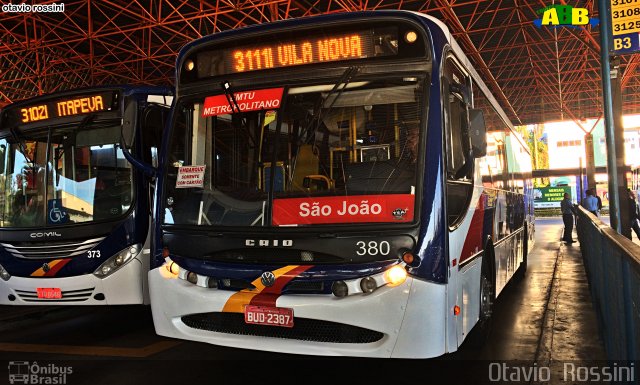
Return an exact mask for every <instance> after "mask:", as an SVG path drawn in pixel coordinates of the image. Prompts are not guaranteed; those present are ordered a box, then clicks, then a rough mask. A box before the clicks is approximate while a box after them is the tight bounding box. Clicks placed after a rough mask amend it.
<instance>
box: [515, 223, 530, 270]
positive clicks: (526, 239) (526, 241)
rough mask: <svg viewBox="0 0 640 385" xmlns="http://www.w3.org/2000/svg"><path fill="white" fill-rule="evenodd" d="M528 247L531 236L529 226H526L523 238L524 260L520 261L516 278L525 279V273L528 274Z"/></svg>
mask: <svg viewBox="0 0 640 385" xmlns="http://www.w3.org/2000/svg"><path fill="white" fill-rule="evenodd" d="M528 249H529V236H528V232H527V228H526V227H525V229H524V232H523V239H522V262H520V267H518V270H516V279H518V280H521V279H524V277H525V275H527V263H528V262H527V257H528V255H529V252H528Z"/></svg>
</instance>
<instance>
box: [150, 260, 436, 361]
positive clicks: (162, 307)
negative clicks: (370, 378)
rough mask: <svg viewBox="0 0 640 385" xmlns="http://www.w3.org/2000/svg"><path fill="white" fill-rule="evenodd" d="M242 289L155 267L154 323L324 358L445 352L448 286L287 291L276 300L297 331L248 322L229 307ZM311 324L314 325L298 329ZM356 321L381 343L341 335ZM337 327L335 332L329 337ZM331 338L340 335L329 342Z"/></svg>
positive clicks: (229, 342) (196, 335)
mask: <svg viewBox="0 0 640 385" xmlns="http://www.w3.org/2000/svg"><path fill="white" fill-rule="evenodd" d="M236 293H237V292H235V291H227V290H218V289H208V288H204V287H200V286H196V285H193V284H191V283H189V282H187V281H185V280H182V279H179V278H177V277H176V276H174V275H171V274H170V273H168V272H167V270H166V269H165V267H164V266H162V267H160V268H157V269H153V270H151V271H150V272H149V294H150V299H151V310H152V313H153V322H154V325H155V329H156V332H157V333H158V334H159V335H162V336H167V337H173V338H179V339H186V340H192V341H199V342H207V343H211V344H214V345H221V346H229V347H236V348H244V349H254V350H264V351H271V352H281V353H294V354H308V355H323V356H356V357H394V358H428V357H436V356H439V355H442V354H443V353H445V319H446V317H445V302H446V286H445V285H439V284H434V283H429V282H425V281H420V280H416V279H413V278H411V277H409V278H408V279H407V280H406V281H405V282H404V283H403V284H401V285H399V286H396V287H389V286H383V287H380V288H378V289H377V290H376V291H374V292H373V293H370V294H354V295H349V296H347V297H343V298H337V297H335V296H333V295H311V294H304V295H303V294H296V295H281V296H279V297H278V298H277V300H276V303H275V304H276V306H277V307H280V308H289V309H292V310H293V314H294V327H293V328H292V330H291V331H282V330H281V329H287V328H283V327H280V326H263V325H247V324H245V323H244V315H243V314H242V313H234V312H225V311H223V308H224V307H225V304H227V302H228V301H229V298H230V297H231V296H232V295H234V294H236ZM194 320H195V321H194ZM303 323H304V324H306V325H307V329H305V330H297V331H294V330H293V329H295V328H296V327H298V326H302V324H303ZM310 324H312V325H314V326H311V327H309V325H310ZM247 326H250V327H247ZM352 327H356V328H355V329H357V332H356V334H358V333H364V334H367V333H370V334H368V335H371V334H372V335H376V336H377V337H375V338H374V339H375V341H373V342H371V341H367V342H361V341H359V342H355V343H354V342H353V338H352V337H353V336H352V335H350V336H348V337H346V340H345V341H340V340H339V339H340V338H343V337H344V336H345V335H348V334H349V333H350V332H351V331H353V330H355V329H354V328H352ZM278 329H280V330H278ZM319 330H322V331H323V332H324V333H325V334H324V335H323V336H322V337H319V338H318V335H317V334H315V333H316V332H318V333H320V332H319ZM332 332H333V333H335V334H334V335H333V336H328V337H327V334H330V333H332ZM336 335H338V336H336ZM327 338H328V339H332V338H333V339H334V340H333V341H332V342H322V340H323V339H324V340H326V339H327ZM356 339H357V338H356Z"/></svg>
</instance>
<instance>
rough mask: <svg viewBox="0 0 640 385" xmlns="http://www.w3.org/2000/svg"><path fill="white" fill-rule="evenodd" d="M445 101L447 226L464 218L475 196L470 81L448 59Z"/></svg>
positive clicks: (444, 92)
mask: <svg viewBox="0 0 640 385" xmlns="http://www.w3.org/2000/svg"><path fill="white" fill-rule="evenodd" d="M444 73H445V75H444V76H445V77H444V78H443V84H444V87H443V98H444V103H443V105H444V108H445V111H444V115H445V119H444V122H445V136H446V139H445V142H446V143H445V145H446V147H445V150H446V151H445V153H446V171H447V172H446V174H447V222H448V224H449V226H450V227H453V226H455V225H456V224H457V223H458V222H459V221H460V220H461V219H462V218H464V215H465V213H466V212H467V208H468V206H469V201H470V199H471V194H472V193H473V177H472V175H473V162H474V161H473V157H471V156H470V150H471V147H470V145H471V144H470V139H469V129H468V124H469V115H468V113H469V105H468V100H465V99H467V97H465V95H464V93H465V90H466V89H467V88H466V87H467V86H468V81H467V79H468V77H467V75H466V74H465V73H464V72H463V71H462V70H461V69H460V67H459V66H458V65H457V64H456V62H455V61H454V60H453V58H451V57H449V58H447V60H446V63H445V69H444Z"/></svg>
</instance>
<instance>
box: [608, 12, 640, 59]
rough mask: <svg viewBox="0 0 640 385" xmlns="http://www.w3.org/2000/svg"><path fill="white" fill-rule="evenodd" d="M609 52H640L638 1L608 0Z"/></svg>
mask: <svg viewBox="0 0 640 385" xmlns="http://www.w3.org/2000/svg"><path fill="white" fill-rule="evenodd" d="M609 9H610V12H609V14H610V16H611V31H610V34H609V36H611V39H612V40H611V43H612V44H611V49H610V51H611V53H612V54H615V55H624V54H630V53H635V52H640V1H639V0H610V8H609Z"/></svg>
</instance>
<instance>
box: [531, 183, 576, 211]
mask: <svg viewBox="0 0 640 385" xmlns="http://www.w3.org/2000/svg"><path fill="white" fill-rule="evenodd" d="M565 193H567V194H571V186H558V187H542V188H536V189H533V198H534V201H533V204H534V207H535V208H543V207H560V202H561V201H562V200H563V199H564V194H565Z"/></svg>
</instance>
